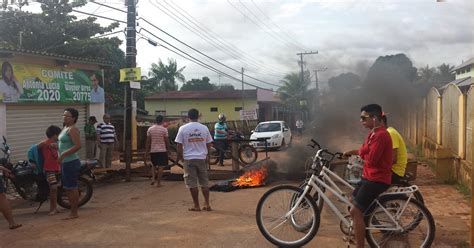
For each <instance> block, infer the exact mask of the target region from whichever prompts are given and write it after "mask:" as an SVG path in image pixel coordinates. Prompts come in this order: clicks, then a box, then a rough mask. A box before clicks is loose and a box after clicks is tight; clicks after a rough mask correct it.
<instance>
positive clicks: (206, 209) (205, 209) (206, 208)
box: [202, 206, 212, 211]
mask: <svg viewBox="0 0 474 248" xmlns="http://www.w3.org/2000/svg"><path fill="white" fill-rule="evenodd" d="M202 210H204V211H212V208H211V206H207V207H202Z"/></svg>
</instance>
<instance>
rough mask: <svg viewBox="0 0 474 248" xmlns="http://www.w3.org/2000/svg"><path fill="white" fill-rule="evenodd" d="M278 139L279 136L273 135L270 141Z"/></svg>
mask: <svg viewBox="0 0 474 248" xmlns="http://www.w3.org/2000/svg"><path fill="white" fill-rule="evenodd" d="M279 137H280V134H274V135H273V136H272V139H278V138H279Z"/></svg>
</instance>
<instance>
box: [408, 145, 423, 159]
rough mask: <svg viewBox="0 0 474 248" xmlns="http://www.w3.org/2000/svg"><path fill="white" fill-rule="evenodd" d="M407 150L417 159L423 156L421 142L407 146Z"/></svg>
mask: <svg viewBox="0 0 474 248" xmlns="http://www.w3.org/2000/svg"><path fill="white" fill-rule="evenodd" d="M407 152H408V153H412V154H414V155H415V156H416V157H417V158H418V159H421V158H423V157H424V156H423V149H422V147H421V144H418V145H416V146H407Z"/></svg>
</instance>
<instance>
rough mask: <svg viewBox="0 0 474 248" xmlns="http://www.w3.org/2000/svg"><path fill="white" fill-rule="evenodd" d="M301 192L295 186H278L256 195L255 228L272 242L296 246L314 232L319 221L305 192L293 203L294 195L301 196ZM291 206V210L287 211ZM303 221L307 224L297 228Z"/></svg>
mask: <svg viewBox="0 0 474 248" xmlns="http://www.w3.org/2000/svg"><path fill="white" fill-rule="evenodd" d="M302 193H303V190H302V189H300V188H298V187H295V186H292V185H279V186H276V187H273V188H271V189H270V190H269V191H267V192H266V193H265V194H264V195H263V196H262V198H260V201H259V202H258V205H257V213H256V217H257V225H258V229H259V230H260V232H261V233H262V234H263V236H264V237H265V238H266V239H267V240H268V241H270V242H271V243H273V244H274V245H277V246H279V247H300V246H303V245H305V244H307V243H308V242H310V241H311V240H312V239H313V237H314V236H315V235H316V233H317V231H318V229H319V224H320V215H319V210H318V208H317V206H316V203H315V202H314V200H313V199H312V198H311V197H310V196H309V195H305V196H304V197H303V199H302V200H301V203H300V204H299V205H298V206H296V203H297V201H295V200H294V197H295V196H299V197H301V195H302ZM295 206H296V209H295V211H293V213H292V214H289V212H290V210H291V209H292V208H293V207H295ZM307 223H310V224H308V227H307V228H304V229H300V228H298V226H301V225H307Z"/></svg>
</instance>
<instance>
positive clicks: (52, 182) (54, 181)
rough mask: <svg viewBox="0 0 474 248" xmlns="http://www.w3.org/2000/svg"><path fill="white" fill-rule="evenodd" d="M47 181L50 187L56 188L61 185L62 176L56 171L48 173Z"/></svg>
mask: <svg viewBox="0 0 474 248" xmlns="http://www.w3.org/2000/svg"><path fill="white" fill-rule="evenodd" d="M46 181H47V182H48V185H49V186H50V187H51V186H56V185H58V184H59V181H60V174H59V173H58V172H56V171H46Z"/></svg>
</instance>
